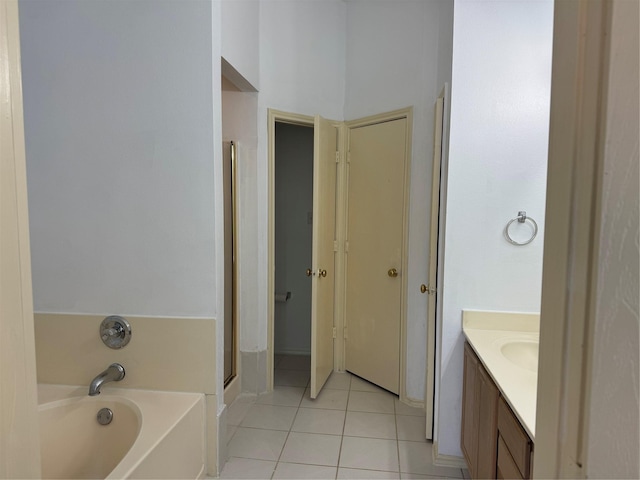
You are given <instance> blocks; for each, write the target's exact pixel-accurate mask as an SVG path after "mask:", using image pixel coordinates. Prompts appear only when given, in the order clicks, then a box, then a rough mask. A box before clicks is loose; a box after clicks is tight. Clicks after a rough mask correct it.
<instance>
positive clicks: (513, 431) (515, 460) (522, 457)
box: [497, 397, 533, 479]
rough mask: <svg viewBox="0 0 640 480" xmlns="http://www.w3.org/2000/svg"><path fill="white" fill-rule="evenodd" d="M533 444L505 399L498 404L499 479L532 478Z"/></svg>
mask: <svg viewBox="0 0 640 480" xmlns="http://www.w3.org/2000/svg"><path fill="white" fill-rule="evenodd" d="M532 450H533V443H532V442H531V439H530V438H529V436H528V435H527V432H525V431H524V429H523V428H522V426H521V425H520V422H519V421H518V419H517V418H516V416H515V415H514V414H513V412H512V411H511V409H510V408H509V405H507V402H505V401H504V398H502V397H501V398H500V400H499V402H498V459H497V461H498V463H497V478H517V479H519V478H522V479H525V478H527V479H528V478H531V467H532V464H533V462H532V461H531V458H532Z"/></svg>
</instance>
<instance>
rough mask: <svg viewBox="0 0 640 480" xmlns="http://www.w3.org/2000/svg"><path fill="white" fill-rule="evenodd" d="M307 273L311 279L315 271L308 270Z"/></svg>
mask: <svg viewBox="0 0 640 480" xmlns="http://www.w3.org/2000/svg"><path fill="white" fill-rule="evenodd" d="M305 273H306V274H307V277H310V276H311V275H313V270H311V269H310V268H307V271H306V272H305Z"/></svg>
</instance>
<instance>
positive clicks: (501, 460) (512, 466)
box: [497, 435, 522, 480]
mask: <svg viewBox="0 0 640 480" xmlns="http://www.w3.org/2000/svg"><path fill="white" fill-rule="evenodd" d="M497 478H499V479H503V478H504V479H512V478H514V479H518V480H519V479H522V474H521V473H520V470H519V469H518V467H517V466H516V462H514V460H513V457H511V454H510V453H509V449H508V448H507V447H506V445H505V443H504V440H503V438H502V435H498V468H497Z"/></svg>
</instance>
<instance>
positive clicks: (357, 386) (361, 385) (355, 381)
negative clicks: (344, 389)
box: [351, 375, 387, 393]
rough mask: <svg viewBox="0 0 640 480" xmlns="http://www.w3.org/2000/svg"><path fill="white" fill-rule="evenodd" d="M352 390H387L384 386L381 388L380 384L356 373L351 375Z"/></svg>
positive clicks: (380, 391) (379, 391)
mask: <svg viewBox="0 0 640 480" xmlns="http://www.w3.org/2000/svg"><path fill="white" fill-rule="evenodd" d="M351 390H355V391H357V392H378V393H383V392H384V393H386V392H387V391H386V390H385V389H384V388H380V387H379V386H377V385H374V384H373V383H371V382H367V381H366V380H364V379H362V378H360V377H356V376H355V375H352V376H351Z"/></svg>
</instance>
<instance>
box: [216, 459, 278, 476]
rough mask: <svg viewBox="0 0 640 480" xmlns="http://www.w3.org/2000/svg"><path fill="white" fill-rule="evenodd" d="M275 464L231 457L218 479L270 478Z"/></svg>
mask: <svg viewBox="0 0 640 480" xmlns="http://www.w3.org/2000/svg"><path fill="white" fill-rule="evenodd" d="M275 467H276V462H269V461H266V460H254V459H250V458H235V457H231V458H230V459H229V460H227V463H225V465H224V468H223V469H222V472H221V473H220V478H256V479H265V478H271V474H272V473H273V470H274V469H275Z"/></svg>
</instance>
